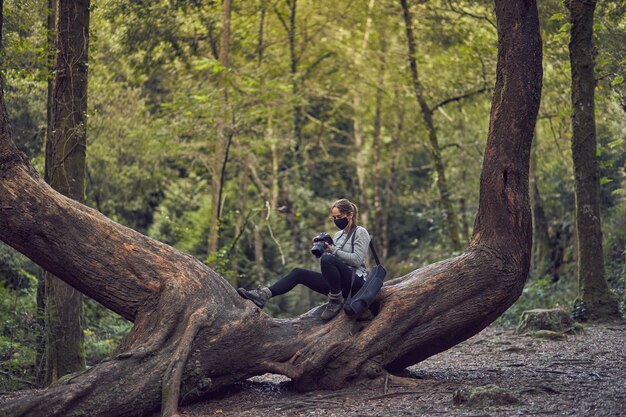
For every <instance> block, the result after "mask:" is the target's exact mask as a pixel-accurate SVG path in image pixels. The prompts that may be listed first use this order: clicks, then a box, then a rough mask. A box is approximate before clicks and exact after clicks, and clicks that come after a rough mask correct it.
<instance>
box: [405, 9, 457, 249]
mask: <svg viewBox="0 0 626 417" xmlns="http://www.w3.org/2000/svg"><path fill="white" fill-rule="evenodd" d="M400 5H401V6H402V12H403V15H404V24H405V29H406V39H407V46H408V56H409V68H410V71H411V79H412V80H413V93H414V94H415V98H416V99H417V103H418V105H419V108H420V113H421V115H422V120H423V122H424V127H425V128H426V132H427V135H428V142H429V147H428V150H429V151H430V159H431V161H432V163H433V166H434V169H435V173H436V175H437V180H436V184H437V188H438V189H439V198H440V199H441V207H442V209H443V212H444V216H445V224H446V228H447V230H448V237H449V238H450V241H451V243H452V247H453V248H454V250H462V249H463V246H464V245H463V242H461V234H460V231H459V222H458V219H457V215H456V210H455V209H454V205H453V204H452V198H451V197H450V189H449V188H448V183H447V181H446V168H445V163H444V161H443V157H442V155H441V146H440V145H439V138H438V137H437V129H436V127H435V122H434V120H433V111H432V109H431V107H430V106H429V105H428V102H427V101H426V97H425V96H424V87H423V86H422V83H421V81H420V79H419V73H418V70H417V60H416V58H415V54H416V49H415V38H414V36H413V17H412V15H411V10H410V9H409V5H408V3H407V0H400Z"/></svg>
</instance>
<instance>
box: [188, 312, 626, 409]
mask: <svg viewBox="0 0 626 417" xmlns="http://www.w3.org/2000/svg"><path fill="white" fill-rule="evenodd" d="M409 370H410V371H411V375H412V377H413V378H412V379H411V381H412V384H411V385H412V386H410V387H408V386H394V385H393V384H388V385H387V389H385V387H384V386H383V385H382V384H381V386H377V387H369V388H363V387H359V388H357V387H351V388H346V389H342V390H335V391H315V392H310V393H304V394H303V393H298V392H295V391H293V390H291V389H290V388H289V383H288V382H287V381H285V378H283V377H280V376H278V375H269V374H268V375H263V376H260V377H255V378H253V379H252V380H248V381H246V382H244V383H240V384H237V385H234V386H232V387H231V388H229V389H228V390H225V391H224V392H222V393H220V395H218V396H216V398H213V399H211V400H209V401H205V402H201V403H197V404H193V405H189V406H186V407H181V409H180V412H181V416H184V417H201V416H220V417H226V416H272V417H282V416H284V417H286V416H289V417H291V416H324V417H334V416H337V417H344V416H346V417H347V416H352V417H357V416H358V417H365V416H368V417H382V416H385V417H387V416H394V417H395V416H398V417H399V416H403V417H404V416H475V417H478V416H481V417H482V416H555V415H558V416H626V324H624V323H613V324H588V325H585V332H584V333H583V334H579V335H567V336H565V337H564V338H562V339H558V340H546V339H542V338H537V337H533V336H525V335H516V334H515V332H514V330H513V329H503V328H497V327H489V328H487V329H485V330H483V331H482V332H481V333H479V334H477V335H476V336H474V337H472V338H470V339H469V340H467V341H465V342H463V343H462V344H460V345H457V346H455V347H453V348H452V349H449V350H448V351H446V352H443V353H440V354H438V355H435V356H434V357H432V358H429V359H427V360H425V361H423V362H421V363H419V364H418V365H415V366H412V367H411V368H409ZM487 385H495V386H497V387H499V388H500V389H501V390H502V391H504V392H505V393H506V394H505V395H504V397H502V396H500V397H499V398H500V400H499V401H498V400H495V402H496V403H499V404H500V405H493V402H494V401H491V402H490V401H489V400H488V399H487V400H486V401H483V402H479V403H478V404H474V405H469V404H468V403H465V404H461V405H455V403H454V402H453V397H454V396H455V393H457V396H458V392H459V390H464V389H466V388H471V387H484V386H487ZM492 388H493V387H492ZM496 391H497V389H496ZM502 399H504V400H502Z"/></svg>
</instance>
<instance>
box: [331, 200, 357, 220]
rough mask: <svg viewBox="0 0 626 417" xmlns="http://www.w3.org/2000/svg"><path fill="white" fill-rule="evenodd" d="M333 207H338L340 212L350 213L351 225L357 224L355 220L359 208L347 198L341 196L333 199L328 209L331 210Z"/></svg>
mask: <svg viewBox="0 0 626 417" xmlns="http://www.w3.org/2000/svg"><path fill="white" fill-rule="evenodd" d="M334 208H338V209H339V211H340V212H342V213H352V225H353V226H356V225H357V221H358V218H359V209H358V208H357V207H356V204H354V203H353V202H352V201H350V200H348V199H347V198H342V199H340V200H337V201H335V202H334V203H333V205H332V206H331V207H330V210H331V211H332V210H333V209H334Z"/></svg>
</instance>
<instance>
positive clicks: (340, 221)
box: [335, 217, 349, 230]
mask: <svg viewBox="0 0 626 417" xmlns="http://www.w3.org/2000/svg"><path fill="white" fill-rule="evenodd" d="M348 223H349V220H348V218H347V217H344V218H343V219H335V226H337V227H338V228H339V229H341V230H343V229H345V228H346V226H347V225H348Z"/></svg>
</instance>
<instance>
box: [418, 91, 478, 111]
mask: <svg viewBox="0 0 626 417" xmlns="http://www.w3.org/2000/svg"><path fill="white" fill-rule="evenodd" d="M485 91H487V87H482V88H479V89H478V90H475V91H470V92H467V93H465V94H461V95H458V96H455V97H450V98H447V99H445V100H443V101H442V102H440V103H438V104H435V105H434V106H433V107H432V108H431V109H430V111H431V112H434V111H435V110H437V109H438V108H440V107H443V106H445V105H446V104H450V103H453V102H455V101H460V100H463V99H465V98H469V97H472V96H475V95H477V94H480V93H483V92H485Z"/></svg>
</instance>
